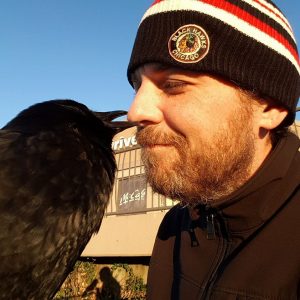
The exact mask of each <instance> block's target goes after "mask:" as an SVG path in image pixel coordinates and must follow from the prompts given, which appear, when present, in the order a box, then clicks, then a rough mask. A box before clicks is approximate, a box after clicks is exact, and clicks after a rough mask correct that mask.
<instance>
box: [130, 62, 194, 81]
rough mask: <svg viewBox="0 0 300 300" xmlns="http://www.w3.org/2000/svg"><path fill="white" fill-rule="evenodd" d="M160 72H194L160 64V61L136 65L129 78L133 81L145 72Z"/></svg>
mask: <svg viewBox="0 0 300 300" xmlns="http://www.w3.org/2000/svg"><path fill="white" fill-rule="evenodd" d="M150 72H151V73H161V74H166V75H167V74H172V73H194V72H191V71H187V70H184V69H182V68H176V67H173V66H169V65H165V64H161V63H147V64H144V65H142V66H140V67H138V68H137V69H136V70H135V71H134V72H133V73H132V75H131V80H132V81H135V80H137V79H139V78H141V75H142V74H146V73H150Z"/></svg>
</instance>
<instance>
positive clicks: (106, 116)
mask: <svg viewBox="0 0 300 300" xmlns="http://www.w3.org/2000/svg"><path fill="white" fill-rule="evenodd" d="M94 114H95V116H96V117H97V118H99V119H101V120H102V121H103V122H104V123H105V125H107V126H108V127H110V128H112V129H113V130H114V131H115V134H117V133H118V132H120V131H122V130H125V129H127V128H130V127H133V126H137V125H138V124H137V123H135V122H129V121H114V122H113V120H114V119H116V118H118V117H121V116H124V115H127V111H125V110H114V111H107V112H94Z"/></svg>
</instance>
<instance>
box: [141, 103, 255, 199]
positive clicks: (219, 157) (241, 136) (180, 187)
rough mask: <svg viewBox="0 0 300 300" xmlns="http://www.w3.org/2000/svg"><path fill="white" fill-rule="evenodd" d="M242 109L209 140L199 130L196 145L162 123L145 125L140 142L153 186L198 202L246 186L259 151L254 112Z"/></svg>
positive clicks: (224, 195)
mask: <svg viewBox="0 0 300 300" xmlns="http://www.w3.org/2000/svg"><path fill="white" fill-rule="evenodd" d="M242 110H243V112H242V113H241V112H240V111H239V113H238V114H235V115H234V116H233V117H232V118H231V120H228V121H227V122H226V124H224V125H222V127H221V128H220V129H219V130H218V131H216V134H215V135H214V136H213V137H212V138H210V139H209V140H208V139H207V140H205V139H204V138H201V132H200V131H199V137H198V139H197V141H196V143H195V145H197V146H196V147H197V148H196V149H193V148H192V147H191V146H190V144H189V142H188V140H187V139H186V138H185V137H184V136H183V135H181V134H179V133H177V132H169V133H164V132H161V131H160V130H159V129H158V127H157V125H148V126H147V127H144V128H141V129H139V131H138V133H137V141H138V143H139V144H140V145H141V146H142V160H143V162H144V165H145V171H146V176H147V180H148V182H149V183H150V185H151V186H152V188H153V190H154V191H155V192H157V193H160V194H162V195H165V196H166V197H169V198H171V199H173V200H179V201H181V202H182V204H184V205H186V204H189V205H198V204H207V203H211V202H215V201H217V200H220V199H222V198H224V197H226V196H228V195H230V194H231V193H232V192H234V191H235V190H237V189H238V188H239V187H240V186H242V185H243V184H244V183H245V182H246V181H247V180H248V179H249V178H250V175H251V166H252V163H253V160H254V154H255V147H254V137H253V134H252V136H251V132H252V128H251V121H252V114H251V113H250V111H249V110H246V109H245V108H242ZM224 122H225V121H224ZM156 145H159V146H158V147H157V146H156Z"/></svg>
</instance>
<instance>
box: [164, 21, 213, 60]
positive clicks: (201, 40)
mask: <svg viewBox="0 0 300 300" xmlns="http://www.w3.org/2000/svg"><path fill="white" fill-rule="evenodd" d="M209 44H210V42H209V38H208V35H207V33H206V32H205V30H204V29H203V28H202V27H200V26H198V25H195V24H189V25H184V26H181V27H180V28H178V29H177V30H176V31H175V32H174V33H173V34H172V35H171V37H170V39H169V43H168V47H169V54H170V55H171V57H173V58H174V59H175V60H177V61H179V62H181V63H196V62H198V61H200V60H201V59H203V58H204V57H205V56H206V54H207V53H208V51H209Z"/></svg>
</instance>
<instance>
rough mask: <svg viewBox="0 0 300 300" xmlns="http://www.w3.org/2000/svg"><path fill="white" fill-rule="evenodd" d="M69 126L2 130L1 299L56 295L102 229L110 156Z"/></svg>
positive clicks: (110, 183) (0, 152)
mask: <svg viewBox="0 0 300 300" xmlns="http://www.w3.org/2000/svg"><path fill="white" fill-rule="evenodd" d="M68 130H69V131H70V132H55V131H47V132H40V133H39V134H37V135H34V136H26V135H23V134H21V133H15V132H9V131H3V130H2V131H1V132H0V213H1V229H0V260H1V264H0V291H1V294H2V295H1V296H0V299H13V297H12V295H14V294H15V295H17V294H18V293H20V289H21V290H22V291H23V292H22V293H23V294H24V299H25V298H26V299H30V298H32V299H42V298H43V299H46V298H48V295H49V297H50V296H53V295H52V294H51V293H53V292H52V290H53V289H54V290H56V289H57V288H58V287H59V286H60V284H61V283H62V281H63V280H64V278H65V277H66V275H67V274H68V273H69V271H70V268H71V267H72V266H73V264H74V263H75V261H76V259H77V258H78V256H79V255H80V253H81V252H82V251H83V249H84V247H85V245H86V244H87V242H88V241H89V239H90V237H91V235H92V234H93V233H94V232H96V231H98V229H99V227H100V223H101V220H102V216H103V213H104V210H105V207H106V203H107V201H108V198H109V194H110V192H111V189H112V178H113V177H112V174H113V173H114V164H113V159H112V157H109V155H108V156H107V154H109V153H106V156H105V157H103V155H102V153H101V151H102V150H101V149H100V148H99V147H95V146H94V145H92V144H91V143H90V142H89V141H87V140H86V137H85V136H83V135H81V134H80V133H79V132H78V131H77V130H75V129H72V128H69V129H68ZM110 155H111V156H112V154H110ZM39 290H41V294H40V295H38V294H37V291H39ZM32 291H33V292H34V293H36V294H35V296H32V295H33V294H32ZM6 292H7V295H6V294H5V293H6ZM47 293H48V294H47ZM25 295H26V296H25Z"/></svg>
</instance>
